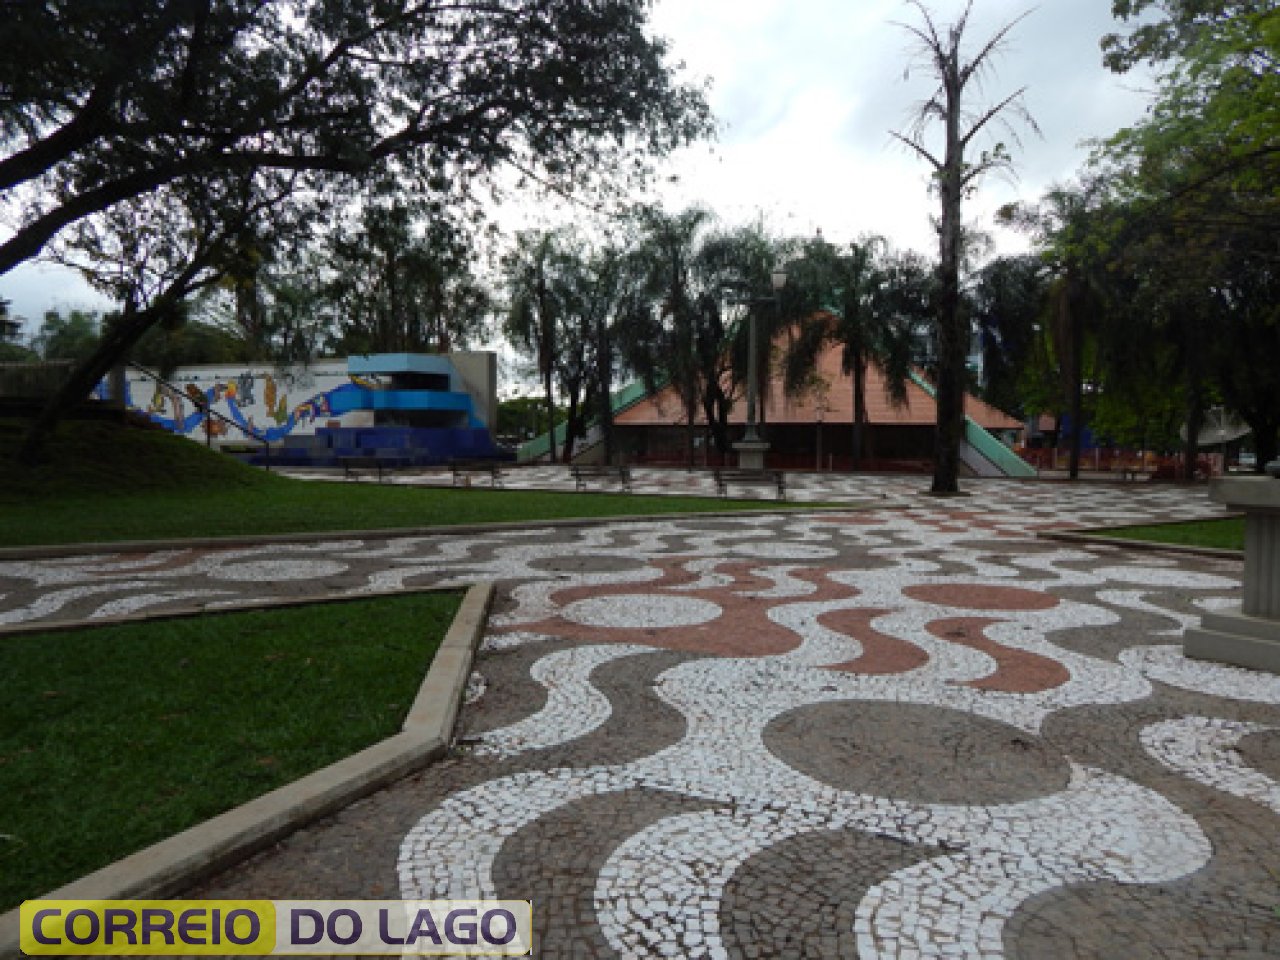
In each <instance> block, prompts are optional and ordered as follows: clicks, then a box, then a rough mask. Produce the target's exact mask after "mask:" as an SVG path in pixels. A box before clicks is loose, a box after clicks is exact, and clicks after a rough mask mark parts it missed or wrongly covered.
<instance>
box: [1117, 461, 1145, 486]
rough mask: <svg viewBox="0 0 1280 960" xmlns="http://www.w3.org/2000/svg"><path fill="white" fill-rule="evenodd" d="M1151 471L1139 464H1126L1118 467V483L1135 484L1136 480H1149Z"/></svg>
mask: <svg viewBox="0 0 1280 960" xmlns="http://www.w3.org/2000/svg"><path fill="white" fill-rule="evenodd" d="M1150 479H1151V471H1150V470H1148V469H1147V468H1146V467H1144V466H1142V464H1139V463H1126V464H1121V465H1120V482H1121V483H1127V482H1136V481H1138V480H1150Z"/></svg>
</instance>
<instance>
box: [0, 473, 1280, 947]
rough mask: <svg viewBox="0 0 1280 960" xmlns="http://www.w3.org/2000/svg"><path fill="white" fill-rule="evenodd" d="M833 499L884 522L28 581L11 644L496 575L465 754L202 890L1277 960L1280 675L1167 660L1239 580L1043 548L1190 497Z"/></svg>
mask: <svg viewBox="0 0 1280 960" xmlns="http://www.w3.org/2000/svg"><path fill="white" fill-rule="evenodd" d="M654 473H655V474H657V473H660V472H659V471H654ZM562 474H563V471H562V470H561V471H560V474H559V475H562ZM521 475H522V477H523V478H525V479H528V480H529V481H530V482H531V481H532V474H528V473H526V472H524V471H521ZM680 475H683V474H682V472H680V471H672V472H670V474H667V475H664V476H663V477H659V478H658V479H665V480H667V481H669V482H670V483H671V484H672V485H675V484H677V483H678V482H679V481H680ZM556 477H557V475H553V474H552V473H550V472H548V474H547V479H546V481H545V482H546V483H553V482H555V481H556ZM820 479H822V478H816V479H815V478H813V477H806V478H803V481H802V480H800V479H798V478H797V479H796V480H794V481H792V480H791V479H790V478H789V491H790V498H791V499H794V500H799V499H813V500H823V501H827V502H832V501H836V502H839V501H841V500H848V501H849V502H851V503H853V502H859V503H864V502H874V503H876V504H878V506H877V507H876V508H874V509H869V510H866V509H859V510H849V511H847V512H824V513H812V514H803V513H793V514H789V515H769V516H752V515H743V516H739V517H733V518H724V517H716V518H707V517H697V516H688V517H684V518H680V519H676V520H655V521H638V522H617V521H609V522H602V523H599V524H593V525H589V526H584V527H579V528H555V527H548V526H541V525H537V524H531V525H530V526H529V528H528V529H522V530H514V531H503V532H493V533H483V534H479V535H475V534H471V535H456V536H447V535H442V536H430V537H412V538H394V537H387V536H385V535H377V536H369V537H361V538H357V539H350V540H344V541H333V542H328V543H308V544H280V545H272V546H262V547H254V548H237V549H226V550H218V549H201V550H187V549H182V548H180V547H177V548H174V549H171V550H163V551H156V552H153V553H150V554H143V555H119V554H111V553H110V552H108V551H103V552H102V553H100V554H97V555H94V556H86V557H73V558H65V559H58V560H27V561H12V562H6V563H3V564H0V594H2V595H3V597H2V599H0V623H19V622H28V621H33V620H39V619H59V620H62V619H69V618H70V619H94V618H101V617H105V616H109V615H112V614H118V613H124V612H136V611H154V610H163V609H165V608H166V607H167V606H175V605H190V604H191V603H201V604H206V605H208V606H211V607H217V606H218V605H219V604H225V603H230V602H233V601H239V600H243V599H245V598H260V597H271V596H280V595H302V594H315V593H327V594H335V593H351V594H360V593H364V592H369V591H373V590H386V589H396V588H400V587H412V586H419V585H425V584H432V583H459V584H460V583H467V582H472V581H475V580H477V579H489V580H495V581H497V582H498V583H499V585H500V588H499V599H498V603H497V605H496V607H495V611H494V613H493V615H492V616H491V618H490V623H489V628H488V631H487V635H486V638H485V641H484V644H483V647H482V650H481V653H480V655H479V657H478V660H477V675H476V676H475V677H473V681H474V682H473V684H472V689H471V694H470V702H469V703H468V705H467V706H466V707H465V708H464V709H463V711H462V716H461V720H460V728H459V742H458V745H457V747H456V749H455V750H454V751H453V753H452V754H451V756H450V757H449V758H448V759H446V760H445V761H444V762H442V763H440V764H439V765H437V766H434V767H432V768H430V769H429V770H427V771H425V772H423V773H422V774H420V775H418V776H415V777H412V778H410V779H408V780H405V781H403V782H401V783H399V784H397V785H395V786H393V787H391V788H389V789H387V790H385V791H382V792H381V793H379V794H376V795H374V796H372V797H370V798H368V799H366V800H364V801H361V802H359V803H357V804H355V805H353V806H352V807H350V808H348V809H347V810H345V811H344V812H342V813H341V814H339V815H337V816H335V817H332V818H330V819H328V820H326V821H323V822H321V823H318V824H316V825H314V826H313V827H310V828H308V829H305V830H303V831H300V832H299V833H297V834H295V835H294V836H292V837H291V838H289V839H288V840H287V841H286V842H284V843H282V844H280V845H279V846H277V847H276V848H274V849H273V850H271V851H268V852H266V853H264V854H262V855H260V856H258V857H257V858H255V859H254V860H252V861H250V862H248V863H245V864H243V865H241V866H239V867H236V868H234V869H232V870H230V871H228V872H227V873H226V874H224V875H222V876H221V877H219V878H216V879H215V880H213V881H211V882H209V883H207V884H205V885H203V886H202V887H201V888H200V889H199V890H196V891H192V894H191V895H194V896H220V897H221V896H227V897H231V896H235V897H265V898H299V897H307V898H334V899H341V898H360V899H369V898H388V897H398V896H402V897H406V898H409V897H422V898H438V897H476V896H498V897H505V898H521V899H531V900H533V903H534V924H535V930H536V932H537V937H538V940H537V950H536V953H537V955H538V956H542V957H649V956H653V957H685V956H689V957H694V956H705V957H735V958H737V957H769V958H772V957H850V956H860V957H904V958H906V957H1018V958H1045V957H1111V956H1114V957H1125V958H1132V957H1152V958H1156V957H1159V958H1202V957H1264V956H1276V955H1280V913H1277V908H1280V832H1278V831H1277V826H1278V825H1280V821H1278V820H1277V815H1280V677H1273V676H1270V675H1266V674H1258V673H1253V672H1249V671H1245V670H1239V669H1235V668H1228V667H1220V666H1215V665H1212V664H1206V663H1201V662H1195V661H1187V660H1186V659H1184V658H1183V657H1182V654H1181V644H1180V635H1181V633H1182V631H1183V630H1184V629H1185V627H1186V626H1187V625H1188V624H1192V623H1194V622H1196V620H1197V618H1198V616H1199V614H1200V613H1202V612H1203V611H1205V610H1213V609H1218V608H1221V607H1223V606H1228V605H1233V604H1235V603H1238V602H1239V593H1240V590H1239V580H1240V573H1241V564H1240V563H1239V561H1237V560H1231V559H1214V558H1202V557H1188V556H1183V555H1176V554H1173V553H1168V552H1156V553H1152V552H1141V553H1140V552H1136V551H1132V550H1128V549H1125V548H1120V547H1111V546H1098V547H1094V546H1088V547H1085V546H1080V545H1076V544H1070V545H1068V544H1062V543H1058V542H1054V541H1050V540H1044V539H1037V538H1036V537H1035V533H1036V532H1037V531H1041V530H1057V529H1067V528H1076V527H1090V526H1099V525H1105V524H1109V523H1122V522H1145V521H1152V520H1164V519H1190V518H1195V517H1203V516H1218V515H1220V510H1219V508H1217V507H1215V506H1214V505H1211V504H1210V503H1209V502H1208V500H1207V497H1206V496H1205V493H1204V490H1203V488H1199V489H1196V488H1182V487H1152V486H1142V487H1136V486H1135V487H1127V488H1122V487H1119V486H1114V487H1113V486H1103V485H1095V486H1088V487H1083V486H1065V485H1060V484H1042V483H1041V484H1037V483H1011V482H999V481H986V482H984V481H971V482H969V483H967V484H966V485H965V486H966V489H967V490H969V491H971V493H972V495H971V496H969V497H964V498H958V499H949V500H937V499H932V498H927V497H923V496H921V495H920V490H921V489H922V488H923V487H924V485H925V483H926V481H924V480H923V479H922V478H906V479H902V478H872V479H868V478H861V477H842V478H826V484H825V485H823V484H822V483H820V482H819V480H820ZM658 485H659V484H657V483H656V481H655V482H652V483H651V482H650V481H649V480H648V479H646V478H645V477H644V475H643V474H642V475H641V476H639V477H638V478H637V492H645V491H644V488H645V487H648V486H658ZM802 491H803V492H804V496H803V497H802V496H801V492H802Z"/></svg>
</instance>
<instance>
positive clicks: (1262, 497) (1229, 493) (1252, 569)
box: [1182, 477, 1280, 673]
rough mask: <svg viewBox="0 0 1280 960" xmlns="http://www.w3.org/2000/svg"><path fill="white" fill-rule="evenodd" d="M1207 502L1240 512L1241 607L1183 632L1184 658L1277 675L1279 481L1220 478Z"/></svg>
mask: <svg viewBox="0 0 1280 960" xmlns="http://www.w3.org/2000/svg"><path fill="white" fill-rule="evenodd" d="M1209 497H1210V498H1211V499H1213V500H1216V501H1217V502H1219V503H1224V504H1226V505H1227V506H1228V507H1231V508H1233V509H1235V510H1242V511H1244V515H1245V521H1244V524H1245V534H1244V603H1243V604H1242V605H1241V608H1240V609H1239V610H1221V611H1217V612H1215V613H1206V614H1205V615H1204V616H1203V617H1201V619H1200V626H1199V627H1198V628H1196V627H1193V628H1191V629H1189V630H1187V632H1186V634H1185V636H1184V637H1183V641H1182V645H1183V650H1184V652H1185V653H1186V655H1187V656H1188V657H1195V658H1198V659H1201V660H1215V661H1217V662H1219V663H1228V664H1232V665H1235V666H1241V667H1251V668H1253V669H1255V670H1267V671H1270V672H1271V673H1280V480H1277V479H1272V478H1271V477H1230V478H1228V477H1222V478H1218V479H1216V480H1213V481H1212V482H1211V483H1210V485H1209Z"/></svg>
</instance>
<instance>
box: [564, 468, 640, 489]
mask: <svg viewBox="0 0 1280 960" xmlns="http://www.w3.org/2000/svg"><path fill="white" fill-rule="evenodd" d="M569 472H570V473H571V474H572V475H573V482H574V484H575V485H576V487H577V489H578V490H585V489H586V488H587V483H588V482H589V481H591V480H613V481H616V482H617V483H620V484H622V489H623V490H624V491H625V492H627V493H630V492H631V468H630V467H622V466H618V467H613V466H608V465H605V464H590V465H583V466H579V467H570V468H569Z"/></svg>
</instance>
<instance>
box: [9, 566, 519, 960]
mask: <svg viewBox="0 0 1280 960" xmlns="http://www.w3.org/2000/svg"><path fill="white" fill-rule="evenodd" d="M493 592H494V591H493V584H491V583H479V584H476V585H475V586H473V587H471V588H470V589H469V590H468V591H467V594H466V596H465V597H464V598H463V601H462V606H461V607H459V609H458V613H457V615H456V616H455V617H454V620H453V624H452V625H451V626H450V627H449V630H448V632H447V633H446V634H445V636H444V639H443V640H442V641H441V643H440V648H439V650H437V651H436V656H435V659H433V660H432V662H431V668H430V669H429V670H428V671H427V675H426V677H425V678H424V679H423V681H422V684H421V686H420V687H419V688H418V695H417V697H416V698H415V700H414V702H413V706H412V707H411V708H410V709H409V713H408V715H407V716H406V717H405V721H404V724H403V725H402V728H401V732H400V733H398V734H395V735H394V736H391V737H388V738H387V739H385V740H382V741H380V742H378V743H375V744H374V745H373V746H370V747H366V748H365V749H364V750H361V751H360V752H359V753H355V754H352V755H351V756H349V757H347V758H345V759H343V760H339V761H338V762H337V763H333V764H330V765H329V766H327V767H324V768H323V769H320V770H317V771H315V772H314V773H310V774H308V775H307V776H305V777H303V778H302V779H300V780H295V781H294V782H293V783H290V784H286V785H285V786H283V787H280V788H278V789H276V790H273V791H271V792H270V793H268V794H265V795H263V796H261V797H258V798H257V799H254V800H250V801H249V802H248V803H244V804H241V805H240V806H238V807H235V808H234V809H232V810H228V811H226V812H225V813H221V814H219V815H218V816H216V817H214V818H213V819H211V820H206V821H205V822H204V823H201V824H197V825H196V826H194V827H191V828H190V829H188V830H184V831H182V832H181V833H179V834H176V835H174V836H172V837H169V838H168V839H167V840H161V841H160V842H159V843H155V844H152V845H151V846H149V847H147V848H145V849H143V850H139V851H138V852H137V853H133V854H130V855H129V856H127V857H125V858H123V859H121V860H117V861H116V862H115V863H112V864H109V865H107V866H105V867H103V868H102V869H100V870H96V871H94V872H93V873H91V874H89V875H88V876H85V877H81V878H80V879H79V880H74V881H72V882H71V883H69V884H67V885H66V886H63V887H60V888H58V889H57V890H52V891H50V892H48V893H46V894H44V895H43V896H42V897H40V899H59V900H119V899H136V898H157V899H163V898H165V897H169V896H172V895H173V894H174V893H176V892H178V891H180V890H182V889H185V888H187V887H189V886H191V885H192V884H193V883H196V882H198V881H200V880H203V879H205V878H207V877H210V876H213V875H214V874H216V873H218V872H220V871H222V870H225V869H226V868H227V867H229V866H231V865H232V864H234V863H237V862H239V861H241V860H243V859H245V858H246V857H248V856H250V855H251V854H254V853H256V852H257V851H259V850H262V849H263V848H265V847H268V846H270V845H271V844H273V843H275V842H277V841H278V840H281V839H282V838H284V837H285V836H287V835H289V834H290V833H292V832H294V831H295V830H297V829H299V828H300V827H303V826H305V825H306V824H308V823H311V822H313V821H315V820H317V819H319V818H321V817H324V816H327V815H329V814H331V813H334V812H336V811H338V810H341V809H342V808H344V807H346V806H348V805H349V804H351V803H352V802H353V801H354V800H358V799H359V798H361V797H363V796H367V795H368V794H370V793H373V792H375V791H377V790H380V789H381V788H382V787H385V786H387V785H388V784H390V783H393V782H394V781H396V780H399V779H401V778H403V777H405V776H407V775H408V774H410V773H413V772H415V771H417V770H419V769H421V768H422V767H424V766H426V765H428V764H429V763H431V762H432V761H434V760H437V759H439V758H440V757H442V756H443V755H444V754H445V752H446V751H447V750H448V748H449V744H450V742H451V740H452V737H453V725H454V722H455V721H456V719H457V716H458V710H459V708H460V704H461V698H462V692H463V690H464V689H465V688H466V684H467V677H468V676H469V675H470V672H471V662H472V659H473V657H474V655H475V649H476V647H477V646H478V645H479V643H480V638H481V636H482V635H483V633H484V626H485V622H486V619H487V616H488V612H489V606H490V604H491V603H492V601H493ZM255 608H258V607H257V606H255ZM19 944H20V922H19V914H18V909H17V908H14V909H13V910H10V911H9V912H8V913H5V914H3V915H0V958H3V960H9V958H11V957H21V956H22V953H21V950H20V947H19Z"/></svg>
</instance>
